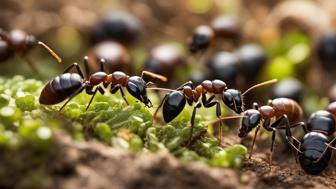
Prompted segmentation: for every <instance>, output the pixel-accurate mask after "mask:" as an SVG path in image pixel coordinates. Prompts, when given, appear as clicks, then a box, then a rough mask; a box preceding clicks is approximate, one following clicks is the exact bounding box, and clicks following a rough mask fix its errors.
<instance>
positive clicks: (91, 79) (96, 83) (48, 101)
mask: <svg viewBox="0 0 336 189" xmlns="http://www.w3.org/2000/svg"><path fill="white" fill-rule="evenodd" d="M87 62H88V57H87V56H86V57H84V66H85V72H86V77H84V75H83V72H82V70H81V68H80V67H79V65H78V64H77V63H73V64H72V65H70V66H69V67H68V68H67V69H66V70H65V71H64V73H63V74H62V75H59V76H57V77H56V78H55V79H53V80H52V81H50V82H48V84H47V85H46V86H45V87H44V88H43V90H42V92H41V95H40V98H39V102H40V104H45V105H53V104H57V103H60V102H62V101H63V100H65V99H68V100H67V101H66V102H65V103H64V105H63V106H62V107H61V108H60V111H61V110H62V109H63V108H64V107H65V106H66V105H67V104H68V103H69V102H70V100H71V99H72V98H73V97H75V96H76V95H78V94H79V93H81V92H82V91H83V90H84V89H85V91H86V93H87V94H89V95H92V97H91V99H90V102H89V104H88V105H87V107H86V109H88V108H89V106H90V104H91V102H92V100H93V98H94V96H95V95H96V93H97V92H100V93H101V94H104V93H105V91H104V88H107V87H108V86H110V87H111V89H110V92H111V93H112V94H114V93H116V92H117V91H120V93H121V96H122V97H123V99H124V101H125V102H126V104H128V102H127V100H126V98H125V95H124V92H123V89H122V87H126V89H127V91H128V92H129V93H130V94H131V95H132V96H133V97H135V98H137V99H138V100H140V101H141V102H143V103H144V104H145V105H146V106H147V107H152V103H151V101H150V100H149V99H148V97H147V91H146V88H147V85H148V84H150V83H151V82H147V83H146V82H145V81H144V80H143V79H142V77H143V76H144V75H149V76H151V77H153V78H157V79H160V80H162V81H166V80H167V78H166V77H164V76H161V75H158V74H154V73H152V72H147V71H143V72H142V74H141V77H139V76H129V75H126V74H125V73H124V72H120V71H116V72H113V73H112V74H108V73H106V72H105V71H104V62H105V61H104V60H103V59H102V60H101V70H100V71H99V72H96V73H93V74H92V75H90V76H89V73H90V72H89V69H88V65H87V64H88V63H87ZM73 68H76V71H77V73H69V71H70V70H71V69H73ZM100 84H103V87H104V88H103V87H102V86H100Z"/></svg>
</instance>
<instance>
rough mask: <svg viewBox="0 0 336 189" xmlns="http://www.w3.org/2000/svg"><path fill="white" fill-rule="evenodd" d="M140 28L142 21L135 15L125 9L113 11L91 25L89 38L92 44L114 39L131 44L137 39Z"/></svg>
mask: <svg viewBox="0 0 336 189" xmlns="http://www.w3.org/2000/svg"><path fill="white" fill-rule="evenodd" d="M141 30H142V23H141V22H140V20H139V19H138V18H137V17H135V16H134V15H132V14H130V13H128V12H125V11H113V12H110V13H108V14H107V15H105V16H104V17H103V18H102V19H100V20H99V21H98V22H97V23H96V24H95V25H93V26H92V28H91V31H90V39H91V42H92V43H93V44H96V43H99V42H102V41H107V40H115V41H118V42H120V43H122V44H124V45H132V44H134V43H135V42H136V41H137V40H138V39H139V37H140V35H141Z"/></svg>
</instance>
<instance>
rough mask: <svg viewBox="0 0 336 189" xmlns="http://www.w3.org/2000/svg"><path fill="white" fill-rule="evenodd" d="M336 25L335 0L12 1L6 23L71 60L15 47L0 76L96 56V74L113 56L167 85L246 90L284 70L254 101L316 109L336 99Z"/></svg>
mask: <svg viewBox="0 0 336 189" xmlns="http://www.w3.org/2000/svg"><path fill="white" fill-rule="evenodd" d="M335 24H336V1H335V0H315V1H313V0H290V1H280V0H256V1H253V2H252V1H249V0H185V1H179V0H170V1H166V0H138V1H135V0H134V1H132V0H110V1H108V0H96V1H94V0H86V1H80V0H73V1H68V0H58V1H54V0H43V1H42V0H40V1H39V0H25V1H20V0H2V1H1V6H0V27H1V28H2V29H3V30H4V31H5V32H6V33H9V34H11V32H12V31H15V30H16V29H18V30H22V31H24V32H26V33H27V34H29V35H33V36H35V37H36V38H37V39H38V40H40V41H42V42H44V43H46V44H47V45H48V46H50V47H51V48H52V49H53V50H54V51H55V52H56V53H57V54H58V55H59V56H60V57H61V58H62V60H63V63H62V64H58V63H57V62H56V60H55V59H54V58H53V57H52V56H51V55H50V54H49V53H48V52H47V51H46V50H44V49H43V48H40V47H39V46H37V45H34V46H33V47H32V48H29V49H28V50H27V51H24V52H17V51H15V50H12V51H13V52H12V54H13V55H12V56H10V57H6V58H3V59H2V60H1V61H0V63H1V64H0V74H1V76H5V77H11V76H13V75H17V74H20V75H25V76H26V77H28V78H39V79H43V80H45V81H47V80H50V79H52V78H54V77H55V76H57V75H59V74H60V73H62V72H63V70H64V69H65V67H67V66H69V65H70V64H72V63H73V62H78V63H80V65H82V61H83V57H84V56H86V55H88V56H89V67H90V70H91V72H93V71H97V70H99V60H100V59H101V58H104V59H106V65H107V66H106V67H107V69H106V70H107V71H108V72H110V73H112V72H113V71H124V72H125V73H127V74H129V75H138V74H140V73H141V71H142V70H149V71H153V72H156V73H160V74H163V75H165V76H167V77H168V78H169V82H168V83H160V82H159V81H157V85H158V86H162V87H171V88H176V87H177V86H179V85H181V84H182V83H184V82H186V81H188V80H192V81H193V82H194V83H195V84H198V83H200V82H202V81H203V80H205V79H215V78H216V79H221V80H223V81H225V82H226V83H227V85H228V87H229V88H237V89H240V90H242V91H244V90H246V89H247V88H249V87H250V86H252V85H254V84H256V83H259V82H262V81H265V80H268V79H273V78H277V79H279V80H280V82H279V83H278V84H276V85H274V86H270V87H264V88H262V89H258V90H256V91H254V92H251V93H249V94H248V96H247V97H246V99H247V101H246V106H248V107H249V106H250V105H251V104H252V102H253V101H257V102H259V103H261V104H263V103H266V102H267V100H268V99H269V98H277V97H289V98H293V99H295V100H296V101H298V102H300V103H302V105H303V106H304V109H305V110H306V111H305V112H306V113H307V114H309V113H310V112H312V111H315V110H317V109H321V108H323V109H324V108H325V106H326V104H327V103H328V102H329V101H334V100H336V85H335V86H333V85H334V84H335V68H336V62H335V60H336V33H335V29H334V28H335ZM13 35H14V34H13ZM1 41H3V43H4V44H3V45H6V43H5V42H6V39H5V38H4V37H2V39H1ZM35 46H36V47H35ZM1 48H3V49H4V48H5V46H1V43H0V55H1V52H2V49H1ZM1 56H2V55H1ZM27 59H28V60H30V61H31V62H32V64H33V65H34V66H35V67H36V70H35V71H34V69H32V66H31V65H29V64H28V63H27V62H26V60H27Z"/></svg>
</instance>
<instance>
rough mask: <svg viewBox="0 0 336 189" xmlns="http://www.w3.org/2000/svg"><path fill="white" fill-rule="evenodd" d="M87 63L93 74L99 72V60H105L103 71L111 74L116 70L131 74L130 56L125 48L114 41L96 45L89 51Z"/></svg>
mask: <svg viewBox="0 0 336 189" xmlns="http://www.w3.org/2000/svg"><path fill="white" fill-rule="evenodd" d="M88 56H89V57H90V59H91V60H90V61H89V62H88V65H89V68H90V71H91V73H90V74H92V73H95V72H97V71H99V69H100V68H99V65H100V60H101V59H104V60H105V69H106V71H107V72H109V73H112V72H114V71H116V70H118V71H122V72H126V73H130V72H131V67H132V65H131V56H130V55H129V53H128V51H127V49H126V47H124V46H123V45H122V44H120V43H118V42H115V41H104V42H100V43H98V44H96V45H95V46H94V47H92V48H91V49H90V51H89V54H88Z"/></svg>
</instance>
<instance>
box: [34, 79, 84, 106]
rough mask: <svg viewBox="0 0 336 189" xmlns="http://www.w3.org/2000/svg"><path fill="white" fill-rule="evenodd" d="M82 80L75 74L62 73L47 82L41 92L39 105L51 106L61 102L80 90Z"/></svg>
mask: <svg viewBox="0 0 336 189" xmlns="http://www.w3.org/2000/svg"><path fill="white" fill-rule="evenodd" d="M82 85H83V78H82V77H81V76H80V75H79V74H77V73H64V74H62V75H60V76H57V77H56V78H55V79H54V80H52V81H51V82H49V83H48V84H47V85H46V86H45V87H44V88H43V90H42V92H41V95H40V99H39V101H40V104H46V105H52V104H57V103H59V102H62V101H63V100H65V99H67V98H68V97H69V96H70V95H71V94H73V93H74V92H76V91H77V90H78V89H80V88H81V87H82Z"/></svg>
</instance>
